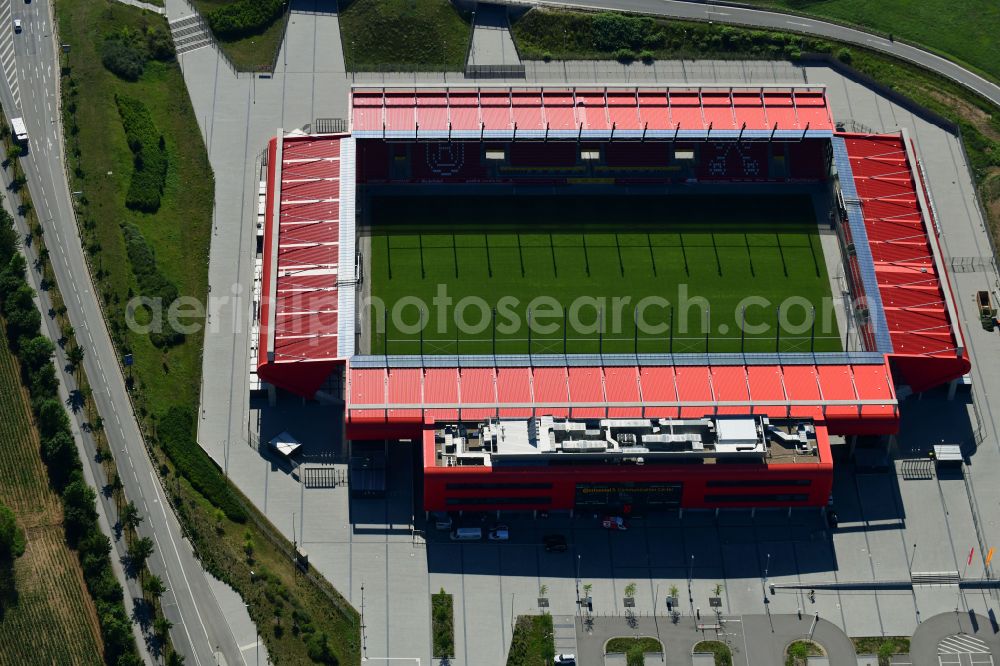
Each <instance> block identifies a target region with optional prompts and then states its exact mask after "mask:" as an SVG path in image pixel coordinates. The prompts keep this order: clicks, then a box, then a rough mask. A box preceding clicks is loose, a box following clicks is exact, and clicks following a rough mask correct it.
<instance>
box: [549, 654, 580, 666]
mask: <svg viewBox="0 0 1000 666" xmlns="http://www.w3.org/2000/svg"><path fill="white" fill-rule="evenodd" d="M553 663H556V664H572V666H576V655H575V654H557V655H556V658H555V660H554V661H553Z"/></svg>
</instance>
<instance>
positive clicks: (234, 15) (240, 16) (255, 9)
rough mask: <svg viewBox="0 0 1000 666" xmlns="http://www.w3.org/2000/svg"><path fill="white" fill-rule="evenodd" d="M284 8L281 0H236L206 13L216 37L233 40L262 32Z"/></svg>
mask: <svg viewBox="0 0 1000 666" xmlns="http://www.w3.org/2000/svg"><path fill="white" fill-rule="evenodd" d="M284 10H285V3H284V1H283V0H237V1H236V2H233V3H230V4H228V5H225V6H223V7H219V8H218V9H216V10H213V11H211V12H209V14H208V26H209V27H210V28H211V29H212V32H214V33H215V35H216V36H217V37H219V38H220V39H225V40H235V39H240V38H241V37H247V36H249V35H256V34H259V33H262V32H264V31H265V30H267V28H268V27H269V26H270V25H271V24H272V23H274V22H275V21H276V20H277V19H278V17H280V16H281V14H282V13H283V12H284Z"/></svg>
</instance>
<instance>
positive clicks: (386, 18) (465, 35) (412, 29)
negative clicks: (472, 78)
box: [340, 0, 472, 71]
mask: <svg viewBox="0 0 1000 666" xmlns="http://www.w3.org/2000/svg"><path fill="white" fill-rule="evenodd" d="M340 4H341V11H340V34H341V39H342V40H343V44H344V59H345V61H346V63H347V69H348V70H349V71H368V70H404V71H408V70H411V69H415V70H421V71H426V70H445V71H459V70H463V69H464V68H465V57H466V53H467V52H468V48H469V40H470V39H472V24H471V20H470V18H471V17H469V16H466V15H464V14H461V13H459V12H458V10H456V9H455V7H454V6H453V5H452V4H451V3H450V2H448V0H419V2H414V0H351V1H350V2H348V1H347V0H341V3H340Z"/></svg>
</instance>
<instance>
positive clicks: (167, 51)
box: [146, 28, 177, 61]
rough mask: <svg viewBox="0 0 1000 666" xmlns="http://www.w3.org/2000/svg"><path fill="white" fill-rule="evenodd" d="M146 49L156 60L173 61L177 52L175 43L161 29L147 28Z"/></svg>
mask: <svg viewBox="0 0 1000 666" xmlns="http://www.w3.org/2000/svg"><path fill="white" fill-rule="evenodd" d="M146 48H147V49H148V50H149V56H150V57H151V58H153V59H154V60H164V61H166V60H173V58H174V55H176V53H177V52H176V51H175V50H174V41H173V40H172V39H171V38H170V35H169V34H168V33H167V31H166V30H163V29H161V28H146Z"/></svg>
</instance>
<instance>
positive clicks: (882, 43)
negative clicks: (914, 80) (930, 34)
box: [491, 0, 1000, 106]
mask: <svg viewBox="0 0 1000 666" xmlns="http://www.w3.org/2000/svg"><path fill="white" fill-rule="evenodd" d="M491 2H496V3H499V4H508V5H521V6H529V5H530V6H549V7H582V8H587V9H609V10H617V11H630V12H639V13H642V14H650V15H654V16H665V17H669V18H678V19H693V20H701V21H705V20H708V21H717V22H719V23H732V24H735V25H745V26H752V27H756V28H770V29H773V30H784V31H789V32H799V33H803V34H809V35H815V36H817V37H826V38H829V39H836V40H839V41H842V42H847V43H849V44H857V45H858V46H864V47H865V48H869V49H873V50H876V51H881V52H883V53H888V54H890V55H893V56H896V57H897V58H901V59H903V60H908V61H910V62H912V63H916V64H917V65H921V66H922V67H926V68H927V69H930V70H932V71H934V72H937V73H938V74H940V75H942V76H945V77H947V78H949V79H952V80H953V81H956V82H958V83H960V84H962V85H963V86H965V87H966V88H968V89H970V90H972V91H973V92H976V93H978V94H980V95H981V96H983V97H985V98H986V99H988V100H990V101H991V102H993V103H994V104H996V105H998V106H1000V86H998V85H996V84H994V83H991V82H990V81H987V80H986V79H984V78H983V77H981V76H979V75H978V74H975V73H973V72H970V71H969V70H967V69H965V68H964V67H962V66H960V65H956V64H955V63H954V62H952V61H950V60H948V59H946V58H942V57H941V56H938V55H935V54H933V53H930V52H929V51H925V50H924V49H921V48H917V47H915V46H910V45H909V44H903V43H900V42H897V41H892V42H890V41H889V40H888V39H886V38H885V36H883V35H876V34H872V33H868V32H864V31H861V30H854V29H852V28H846V27H844V26H842V25H837V24H835V23H827V22H825V21H820V20H817V19H813V18H805V17H801V16H792V15H789V14H782V13H779V12H769V11H762V10H758V9H744V8H742V7H734V6H732V5H719V4H715V3H712V2H707V1H704V2H701V1H695V0H574V1H573V2H560V1H559V0H491Z"/></svg>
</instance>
